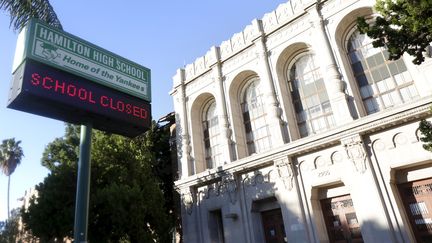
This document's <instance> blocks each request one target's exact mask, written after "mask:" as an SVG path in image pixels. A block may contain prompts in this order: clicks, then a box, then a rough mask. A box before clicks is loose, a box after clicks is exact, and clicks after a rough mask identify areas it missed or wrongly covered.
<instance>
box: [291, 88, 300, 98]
mask: <svg viewBox="0 0 432 243" xmlns="http://www.w3.org/2000/svg"><path fill="white" fill-rule="evenodd" d="M291 94H292V98H293V100H294V101H297V100H299V99H300V93H299V91H298V89H295V90H293V91H292V92H291Z"/></svg>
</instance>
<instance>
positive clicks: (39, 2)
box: [0, 0, 62, 30]
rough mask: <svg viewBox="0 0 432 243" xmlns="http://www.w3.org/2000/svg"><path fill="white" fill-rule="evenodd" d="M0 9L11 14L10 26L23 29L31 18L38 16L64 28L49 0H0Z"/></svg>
mask: <svg viewBox="0 0 432 243" xmlns="http://www.w3.org/2000/svg"><path fill="white" fill-rule="evenodd" d="M0 9H3V10H5V11H7V12H8V13H9V14H10V24H9V26H10V27H13V29H14V30H21V29H22V28H23V27H24V26H25V25H26V24H27V22H28V21H29V19H31V18H37V19H40V20H42V21H45V22H46V23H48V24H50V25H52V26H54V27H57V28H60V29H62V25H61V23H60V20H59V19H58V18H57V14H56V13H55V12H54V9H53V7H52V6H51V4H50V2H49V0H30V1H23V0H0Z"/></svg>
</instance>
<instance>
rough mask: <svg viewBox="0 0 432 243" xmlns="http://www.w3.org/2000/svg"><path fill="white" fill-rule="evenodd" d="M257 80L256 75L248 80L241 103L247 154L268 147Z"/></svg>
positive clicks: (267, 131) (266, 128) (264, 113)
mask: <svg viewBox="0 0 432 243" xmlns="http://www.w3.org/2000/svg"><path fill="white" fill-rule="evenodd" d="M259 81H260V80H259V78H257V77H255V78H253V79H252V80H250V81H249V83H248V86H247V87H246V89H245V90H244V93H243V100H242V104H241V107H242V113H243V123H244V127H245V131H246V143H247V148H248V154H249V155H251V154H253V153H259V152H262V151H265V150H267V149H269V148H270V133H269V130H268V125H267V122H266V119H265V117H266V112H265V109H264V106H263V102H262V94H261V92H260V91H259Z"/></svg>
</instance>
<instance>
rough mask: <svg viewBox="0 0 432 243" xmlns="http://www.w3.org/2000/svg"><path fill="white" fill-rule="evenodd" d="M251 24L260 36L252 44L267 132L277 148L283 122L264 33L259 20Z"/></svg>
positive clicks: (280, 138)
mask: <svg viewBox="0 0 432 243" xmlns="http://www.w3.org/2000/svg"><path fill="white" fill-rule="evenodd" d="M252 24H253V25H254V26H255V27H256V28H258V29H259V31H260V33H261V35H260V36H259V37H258V38H257V39H255V41H254V44H255V47H256V52H257V59H258V62H259V64H258V69H259V70H260V72H259V73H260V74H262V75H261V76H260V79H261V84H262V86H261V87H262V88H263V96H264V100H265V105H266V108H267V109H266V111H267V116H268V119H267V123H268V125H269V130H270V131H271V136H272V138H271V140H272V146H273V147H278V146H280V145H282V144H284V142H285V141H284V137H283V126H282V124H283V121H282V120H281V113H282V112H281V108H280V107H279V101H278V99H277V96H276V90H275V87H274V83H273V76H272V74H271V69H270V63H269V54H268V51H267V47H266V43H265V33H264V31H263V28H262V23H261V21H260V20H256V19H255V20H254V21H253V22H252Z"/></svg>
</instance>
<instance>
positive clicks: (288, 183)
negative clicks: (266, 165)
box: [274, 158, 294, 191]
mask: <svg viewBox="0 0 432 243" xmlns="http://www.w3.org/2000/svg"><path fill="white" fill-rule="evenodd" d="M274 166H275V167H276V170H277V173H278V176H279V178H280V179H281V180H282V182H283V184H284V186H285V188H286V189H287V190H288V191H291V190H292V189H293V186H294V171H293V169H292V167H291V164H290V163H289V160H288V158H283V159H280V160H275V161H274Z"/></svg>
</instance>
